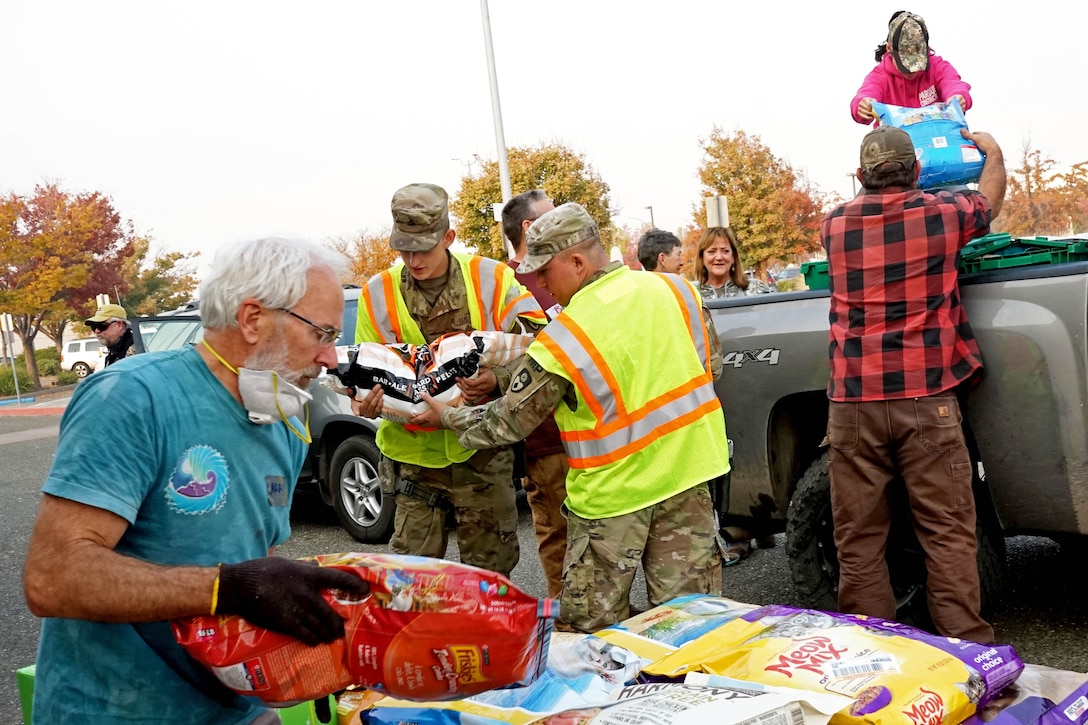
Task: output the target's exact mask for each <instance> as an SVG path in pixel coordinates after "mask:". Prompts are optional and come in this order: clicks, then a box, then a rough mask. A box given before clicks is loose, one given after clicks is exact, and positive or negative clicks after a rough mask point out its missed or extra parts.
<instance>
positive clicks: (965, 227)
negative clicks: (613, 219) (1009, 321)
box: [820, 126, 1005, 643]
mask: <svg viewBox="0 0 1088 725" xmlns="http://www.w3.org/2000/svg"><path fill="white" fill-rule="evenodd" d="M961 133H962V135H963V136H964V138H966V139H968V140H969V141H971V142H972V143H974V144H975V145H976V146H977V147H978V150H979V151H980V152H982V153H983V154H985V156H986V160H985V162H984V165H983V168H982V174H981V176H980V177H979V182H978V190H977V191H972V190H969V189H964V190H956V191H951V190H941V189H936V190H933V191H923V190H921V189H919V188H917V183H916V182H917V179H918V175H919V172H920V163H919V161H918V160H917V156H916V154H915V150H914V144H913V143H912V141H911V138H910V136H909V135H908V134H907V132H906V131H903V130H902V129H898V128H891V127H889V126H881V127H879V128H877V129H875V130H873V131H870V132H869V133H867V134H866V135H865V138H864V139H862V142H861V149H860V153H859V166H858V170H857V178H858V180H859V181H861V183H862V190H861V192H860V193H858V195H857V196H856V197H855V198H854V199H851V200H850V201H847V202H845V203H843V204H840V205H839V206H838V207H837V208H835V209H834V210H833V211H831V213H829V214H828V215H827V216H826V217H825V218H824V220H823V221H822V223H821V225H820V236H821V238H822V241H823V244H824V248H825V249H826V250H827V261H828V280H829V288H830V291H831V312H830V316H829V319H830V328H831V329H830V334H829V339H830V345H829V355H830V369H831V374H830V377H829V380H828V385H827V397H828V399H829V402H828V424H827V442H828V444H829V448H828V454H827V455H828V459H827V460H828V471H829V472H830V474H831V509H832V513H833V515H834V520H835V545H836V546H837V547H838V554H839V557H838V558H839V594H838V597H839V601H838V606H839V611H842V612H853V613H856V614H865V615H869V616H873V617H882V618H884V619H896V602H895V594H894V592H893V591H892V585H891V581H890V579H889V576H888V568H887V566H886V565H885V562H884V552H885V548H886V545H887V535H888V530H889V528H890V527H891V513H890V511H889V508H888V496H889V493H888V491H889V489H890V487H891V485H892V482H893V481H896V480H901V481H902V482H903V485H905V486H906V490H907V495H908V499H909V501H910V508H911V516H912V518H913V519H914V530H915V531H916V532H917V534H918V538H919V541H920V542H921V545H922V548H923V549H924V550H925V552H926V569H927V571H928V578H927V580H926V600H927V603H928V605H929V612H930V616H931V617H932V620H933V624H934V626H935V627H936V629H937V631H938V632H939V633H941V634H942V635H945V636H946V637H959V638H961V639H967V640H971V641H974V642H983V643H986V642H992V641H993V640H994V631H993V628H992V627H991V626H990V625H989V624H988V623H987V622H986V621H985V620H983V619H982V617H981V616H980V614H979V608H980V604H981V591H980V586H979V574H978V569H977V564H976V554H977V550H976V549H977V544H976V540H975V523H976V514H975V503H974V497H973V496H972V494H971V490H972V487H971V471H972V468H973V466H972V458H971V455H970V453H969V451H968V446H967V443H966V438H965V433H964V431H963V430H962V429H961V426H960V422H961V420H962V413H961V408H960V398H961V397H962V396H963V395H965V394H966V391H967V390H968V389H969V388H970V387H971V386H972V385H973V382H974V381H976V380H977V375H978V373H979V372H980V371H981V369H982V357H981V354H980V352H979V347H978V344H977V342H976V341H975V337H974V334H973V333H972V332H971V325H970V323H969V322H968V320H967V314H966V312H965V310H964V307H963V305H962V304H961V301H960V290H959V271H958V269H957V258H958V254H959V250H960V249H962V248H963V247H964V245H965V244H966V243H967V242H969V241H971V240H972V239H975V238H978V237H981V236H983V235H985V234H987V233H988V232H989V231H990V222H991V221H992V220H993V218H994V217H996V216H997V215H998V213H999V212H1000V211H1001V206H1002V203H1003V201H1004V198H1005V163H1004V160H1003V158H1002V154H1001V148H1000V147H999V146H998V145H997V142H996V141H994V139H993V137H992V136H990V134H988V133H981V132H978V133H971V132H968V131H967V130H966V129H963V130H962V131H961ZM983 453H985V452H983Z"/></svg>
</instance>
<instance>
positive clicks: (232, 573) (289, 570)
mask: <svg viewBox="0 0 1088 725" xmlns="http://www.w3.org/2000/svg"><path fill="white" fill-rule="evenodd" d="M324 589H339V590H341V591H343V592H344V593H345V594H348V595H349V596H350V595H357V596H358V597H359V598H362V597H365V596H366V595H367V594H368V593H369V592H370V586H369V585H368V584H367V583H366V582H365V581H363V580H362V579H360V578H359V577H357V576H355V575H354V574H351V573H349V572H346V571H341V570H339V569H332V568H327V567H322V566H318V565H317V562H304V561H296V560H294V559H284V558H281V557H277V556H269V557H265V558H263V559H250V560H249V561H243V562H241V563H240V564H223V565H222V566H221V567H219V604H218V606H217V607H216V614H237V615H238V616H240V617H243V618H244V619H245V620H246V621H248V622H250V623H251V624H255V625H257V626H258V627H264V628H265V629H270V630H272V631H273V632H279V633H280V634H286V635H288V636H290V637H294V638H295V639H298V640H300V641H302V642H303V643H305V644H307V645H309V646H310V647H313V646H315V645H318V644H323V643H325V642H332V641H333V640H334V639H337V638H338V637H342V636H344V620H343V618H342V617H341V616H340V615H339V614H337V613H336V610H334V609H333V608H332V606H331V605H330V604H329V603H328V602H327V601H325V598H324V597H323V596H321V592H322V590H324Z"/></svg>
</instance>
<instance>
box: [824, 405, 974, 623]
mask: <svg viewBox="0 0 1088 725" xmlns="http://www.w3.org/2000/svg"><path fill="white" fill-rule="evenodd" d="M961 421H962V418H961V416H960V409H959V405H958V404H957V402H956V396H955V395H953V394H952V393H947V394H942V395H934V396H929V397H924V398H908V399H906V400H887V401H873V402H865V403H836V402H831V404H830V410H829V414H828V441H829V443H830V444H831V448H830V451H829V454H828V461H829V469H830V474H831V507H832V513H833V516H834V522H835V545H836V546H837V547H838V550H839V610H840V611H843V612H849V613H855V614H867V615H870V616H874V617H882V618H884V619H894V618H895V611H896V606H895V597H894V594H893V592H892V586H891V581H890V579H889V576H888V565H887V563H886V562H885V560H884V554H885V551H886V549H887V544H888V529H889V526H890V523H891V517H892V512H891V510H890V506H889V502H888V487H889V485H890V484H891V483H892V481H893V480H894V479H895V478H897V477H900V478H902V479H903V482H904V483H905V485H906V491H907V497H908V500H909V502H910V509H911V519H912V521H913V526H914V532H915V534H916V535H917V536H918V541H919V543H920V544H921V545H922V548H923V550H924V551H925V559H926V571H927V573H928V577H927V580H926V599H927V604H928V605H929V612H930V616H931V617H932V618H933V624H934V626H935V627H936V628H937V631H938V632H940V633H941V634H943V635H945V636H946V637H960V638H962V639H967V640H971V641H974V642H981V643H989V642H993V640H994V632H993V628H992V627H991V626H990V625H989V624H987V623H986V622H985V621H984V620H983V619H982V618H981V617H980V616H979V606H980V592H979V576H978V564H977V560H976V556H977V542H976V540H975V499H974V495H973V494H972V491H971V457H970V454H969V453H968V451H967V446H966V444H965V442H964V437H963V428H962V424H961Z"/></svg>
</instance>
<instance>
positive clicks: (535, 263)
mask: <svg viewBox="0 0 1088 725" xmlns="http://www.w3.org/2000/svg"><path fill="white" fill-rule="evenodd" d="M596 236H598V231H597V223H596V222H595V221H593V217H591V216H590V215H589V212H587V211H586V210H585V209H584V208H583V207H582V205H581V204H576V203H575V202H573V201H568V202H567V203H566V204H562V205H560V206H557V207H556V208H554V209H552V210H551V211H549V212H547V213H546V214H543V215H542V216H541V217H540V218H539V219H537V220H536V221H535V222H533V224H532V226H530V227H529V230H528V231H527V232H525V249H526V255H525V259H524V260H522V262H521V264H520V265H518V274H528V273H529V272H535V271H537V270H538V269H540V268H541V267H543V266H544V265H545V264H547V263H548V262H550V261H552V257H554V256H555V255H557V254H559V253H560V252H562V251H563V250H564V249H570V248H571V247H573V246H574V245H576V244H578V243H580V242H584V241H585V240H587V239H591V238H592V237H596Z"/></svg>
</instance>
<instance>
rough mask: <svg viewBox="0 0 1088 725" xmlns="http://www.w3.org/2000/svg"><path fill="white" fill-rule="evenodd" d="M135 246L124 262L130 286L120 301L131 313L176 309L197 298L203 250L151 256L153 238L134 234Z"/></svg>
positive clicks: (123, 273)
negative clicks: (196, 266)
mask: <svg viewBox="0 0 1088 725" xmlns="http://www.w3.org/2000/svg"><path fill="white" fill-rule="evenodd" d="M132 248H133V254H132V256H131V257H128V258H127V259H126V260H125V261H124V262H123V263H122V266H121V269H122V275H123V276H124V278H125V279H126V280H128V282H129V285H130V286H129V289H128V292H126V293H125V294H124V295H123V296H122V297H121V300H120V304H121V306H122V307H124V308H125V310H127V311H128V313H129V315H130V316H133V315H154V314H157V313H159V312H163V311H164V310H174V309H177V308H178V307H180V306H182V305H184V304H185V303H186V302H189V301H190V300H192V299H193V296H194V294H195V292H196V287H197V280H196V273H195V269H194V263H195V262H196V258H197V257H198V256H199V253H197V252H169V251H164V252H160V253H158V254H156V255H155V256H154V257H153V258H151V259H148V256H149V255H150V254H151V239H150V238H149V237H146V236H137V237H135V238H133V240H132ZM83 319H86V318H85V317H84V318H83Z"/></svg>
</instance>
